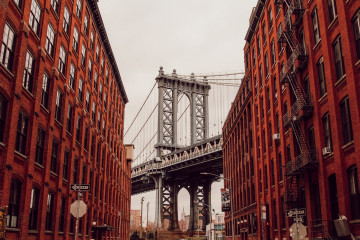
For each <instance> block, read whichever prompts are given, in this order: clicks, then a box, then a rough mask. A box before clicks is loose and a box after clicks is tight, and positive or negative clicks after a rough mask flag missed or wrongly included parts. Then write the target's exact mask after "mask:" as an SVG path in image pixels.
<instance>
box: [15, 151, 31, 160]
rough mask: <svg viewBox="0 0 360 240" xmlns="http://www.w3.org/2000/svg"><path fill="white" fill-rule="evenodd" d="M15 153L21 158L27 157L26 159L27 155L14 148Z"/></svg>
mask: <svg viewBox="0 0 360 240" xmlns="http://www.w3.org/2000/svg"><path fill="white" fill-rule="evenodd" d="M15 154H16V155H18V156H20V157H21V158H23V159H24V160H27V159H28V157H27V156H26V155H24V154H22V153H21V152H18V151H16V150H15Z"/></svg>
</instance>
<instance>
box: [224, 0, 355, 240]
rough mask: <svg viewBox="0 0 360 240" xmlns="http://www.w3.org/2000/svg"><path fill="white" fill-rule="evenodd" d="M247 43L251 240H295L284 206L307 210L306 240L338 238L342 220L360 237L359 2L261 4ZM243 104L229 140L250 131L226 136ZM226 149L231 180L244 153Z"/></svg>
mask: <svg viewBox="0 0 360 240" xmlns="http://www.w3.org/2000/svg"><path fill="white" fill-rule="evenodd" d="M246 41H247V42H246V46H245V48H244V51H245V68H246V75H245V80H246V81H248V80H250V81H251V91H252V100H251V101H252V103H253V104H252V113H253V114H252V115H253V116H254V117H253V121H251V124H250V125H248V126H247V127H246V128H250V129H254V131H253V136H252V139H253V147H252V148H251V150H250V151H249V152H250V153H249V155H250V156H254V159H255V160H254V161H255V164H254V165H255V176H254V178H255V182H256V190H255V192H256V209H257V210H256V212H257V216H258V217H257V221H256V223H257V232H256V233H255V232H254V231H253V233H252V234H250V230H249V229H250V228H251V227H252V228H253V227H254V226H252V225H250V224H251V223H253V221H250V222H249V221H247V222H248V230H247V233H246V234H248V235H249V236H253V237H255V238H258V239H261V238H265V239H275V238H277V239H282V238H289V235H290V231H289V228H290V226H291V225H292V224H293V218H292V217H287V214H286V210H289V209H293V208H305V209H306V216H305V217H304V218H303V221H304V222H303V224H304V225H305V226H306V227H307V237H309V238H314V237H328V236H329V235H331V236H335V237H336V236H337V232H336V231H335V227H334V221H333V220H335V219H338V217H339V215H344V216H346V217H347V222H348V223H349V226H350V231H351V233H352V234H353V235H354V236H359V235H360V184H359V183H360V181H359V175H360V174H359V170H358V169H359V167H360V161H359V158H360V150H359V149H360V128H359V124H360V119H359V117H360V114H359V110H360V109H359V106H360V98H359V93H360V86H359V81H357V80H359V79H360V2H359V1H354V0H350V1H335V0H328V1H320V0H313V1H293V0H275V1H265V0H259V1H258V3H257V6H256V8H254V10H253V13H252V16H251V19H250V26H249V30H248V32H247V35H246ZM238 102H239V98H237V100H236V101H235V102H234V105H233V108H232V109H231V112H230V113H229V117H228V120H227V122H226V123H225V125H224V128H223V131H224V137H225V138H234V139H238V138H239V136H240V138H241V137H242V134H244V133H243V132H241V131H240V132H238V133H237V132H231V130H230V129H231V128H232V127H234V126H235V122H234V121H231V116H233V115H234V112H235V111H236V107H235V106H236V105H237V104H238ZM225 141H226V140H225ZM236 141H237V140H236ZM226 146H227V145H225V148H224V151H225V152H224V174H225V177H226V176H229V177H231V179H233V181H234V182H235V181H236V180H235V179H236V176H237V174H239V173H240V172H243V171H244V170H243V169H242V168H241V167H243V165H240V166H239V167H236V166H235V167H232V168H228V167H227V164H228V162H231V161H232V160H231V158H235V160H233V161H234V162H236V161H239V160H237V159H236V158H238V155H240V156H241V154H240V153H239V150H236V149H235V151H234V152H233V154H232V155H231V156H228V157H226V156H227V155H226V154H225V153H226V151H228V150H227V149H226ZM240 149H241V147H240ZM245 171H246V169H245ZM233 184H234V185H235V183H233ZM236 191H243V190H242V189H238V188H235V189H234V194H237V193H236ZM243 194H244V193H243ZM240 196H241V193H240ZM233 201H234V202H236V201H237V200H236V198H234V200H233ZM235 205H236V204H235ZM262 206H264V211H265V214H264V216H266V220H264V221H261V219H260V217H259V216H260V213H261V208H262ZM243 210H244V211H245V210H246V209H243ZM229 222H230V216H229V215H227V217H226V223H227V224H229ZM227 226H228V225H227ZM243 236H246V235H245V234H243ZM230 237H231V231H227V239H230Z"/></svg>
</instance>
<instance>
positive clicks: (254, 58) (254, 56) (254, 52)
mask: <svg viewBox="0 0 360 240" xmlns="http://www.w3.org/2000/svg"><path fill="white" fill-rule="evenodd" d="M253 65H254V67H255V66H256V49H255V47H254V48H253Z"/></svg>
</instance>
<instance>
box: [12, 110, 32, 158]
mask: <svg viewBox="0 0 360 240" xmlns="http://www.w3.org/2000/svg"><path fill="white" fill-rule="evenodd" d="M28 125H29V118H28V117H27V116H26V115H25V114H24V113H23V112H19V117H18V125H17V131H16V142H15V151H17V152H19V153H21V154H24V155H25V153H26V147H27V146H26V145H27V137H28V136H27V135H28V127H29V126H28Z"/></svg>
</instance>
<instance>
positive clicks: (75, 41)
mask: <svg viewBox="0 0 360 240" xmlns="http://www.w3.org/2000/svg"><path fill="white" fill-rule="evenodd" d="M73 48H74V50H75V52H77V50H78V48H79V31H78V29H77V27H76V26H75V27H74V36H73Z"/></svg>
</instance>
